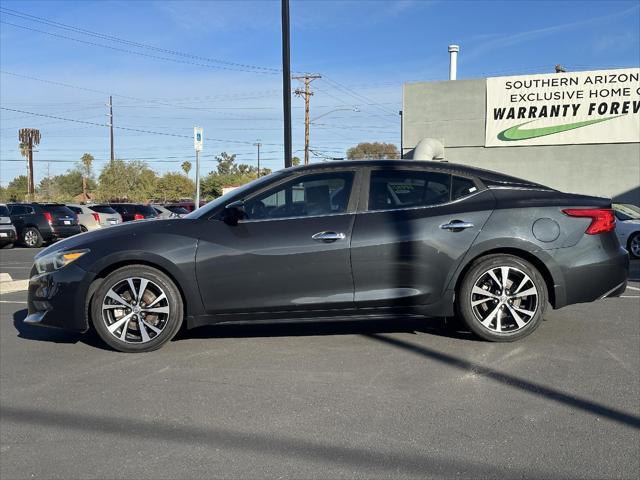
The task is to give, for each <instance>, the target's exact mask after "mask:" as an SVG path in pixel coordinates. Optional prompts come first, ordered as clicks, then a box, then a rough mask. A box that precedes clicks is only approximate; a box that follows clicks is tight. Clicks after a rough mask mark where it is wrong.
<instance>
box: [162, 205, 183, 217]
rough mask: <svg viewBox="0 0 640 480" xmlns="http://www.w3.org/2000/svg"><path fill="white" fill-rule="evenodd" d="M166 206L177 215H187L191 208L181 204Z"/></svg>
mask: <svg viewBox="0 0 640 480" xmlns="http://www.w3.org/2000/svg"><path fill="white" fill-rule="evenodd" d="M164 208H166V209H167V210H169V211H170V212H172V213H175V214H177V215H186V214H187V213H189V210H187V209H186V208H184V207H181V206H180V205H167V206H165V207H164Z"/></svg>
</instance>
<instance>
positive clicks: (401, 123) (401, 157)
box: [398, 110, 404, 160]
mask: <svg viewBox="0 0 640 480" xmlns="http://www.w3.org/2000/svg"><path fill="white" fill-rule="evenodd" d="M398 113H399V114H400V160H402V159H403V158H404V146H403V138H402V128H403V123H404V122H403V121H402V110H400V111H399V112H398Z"/></svg>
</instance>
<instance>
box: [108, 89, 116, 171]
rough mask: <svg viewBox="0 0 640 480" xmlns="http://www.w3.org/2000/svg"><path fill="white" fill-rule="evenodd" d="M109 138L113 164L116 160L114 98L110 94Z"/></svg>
mask: <svg viewBox="0 0 640 480" xmlns="http://www.w3.org/2000/svg"><path fill="white" fill-rule="evenodd" d="M109 140H110V142H111V164H112V165H113V161H114V160H115V153H114V151H113V99H112V97H111V95H109Z"/></svg>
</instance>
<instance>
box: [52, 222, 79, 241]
mask: <svg viewBox="0 0 640 480" xmlns="http://www.w3.org/2000/svg"><path fill="white" fill-rule="evenodd" d="M51 230H52V236H53V238H67V237H72V236H74V235H77V234H78V233H80V232H81V231H82V230H80V225H70V226H68V227H67V226H64V227H63V226H52V227H51Z"/></svg>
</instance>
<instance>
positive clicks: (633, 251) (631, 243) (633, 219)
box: [613, 203, 640, 258]
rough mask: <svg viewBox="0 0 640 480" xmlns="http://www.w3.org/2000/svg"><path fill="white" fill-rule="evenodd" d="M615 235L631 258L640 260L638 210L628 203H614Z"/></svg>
mask: <svg viewBox="0 0 640 480" xmlns="http://www.w3.org/2000/svg"><path fill="white" fill-rule="evenodd" d="M613 210H614V212H615V213H616V233H617V234H618V238H619V239H620V244H621V245H622V246H624V247H625V248H626V249H627V250H628V251H629V256H630V257H631V258H640V208H638V207H636V206H635V205H631V204H628V203H614V204H613Z"/></svg>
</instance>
